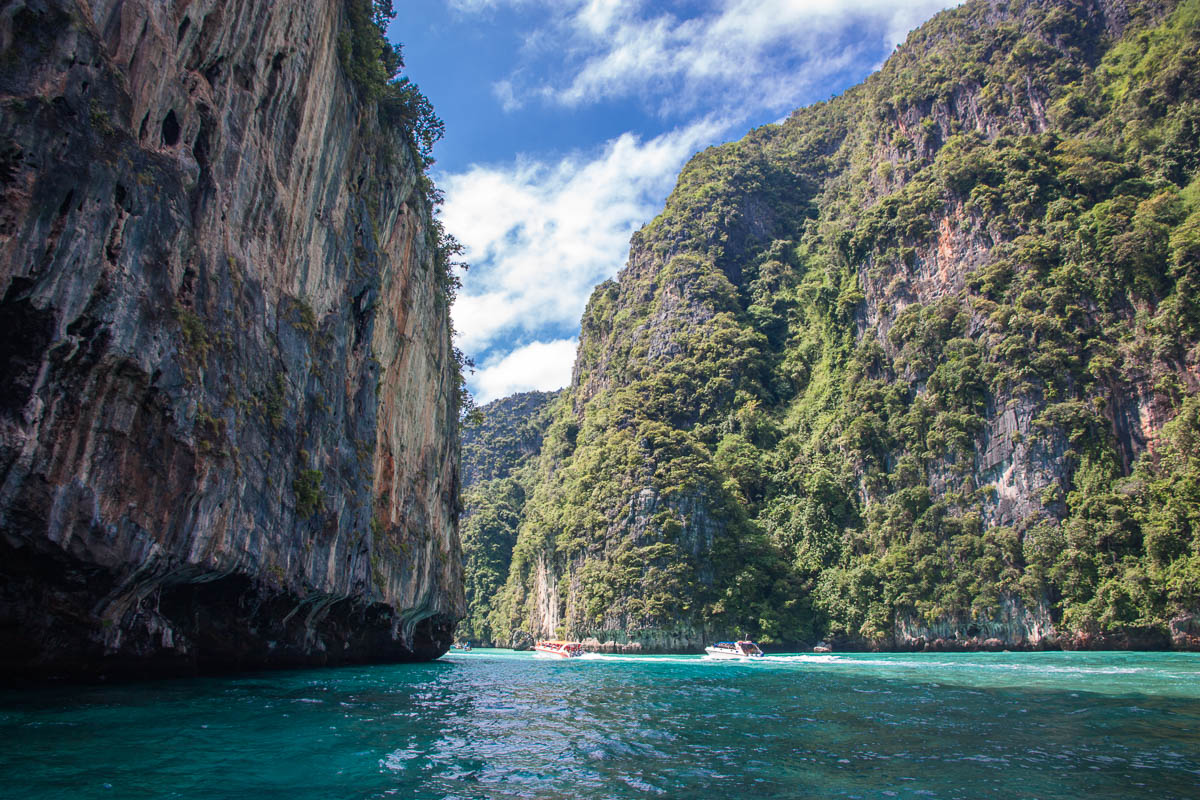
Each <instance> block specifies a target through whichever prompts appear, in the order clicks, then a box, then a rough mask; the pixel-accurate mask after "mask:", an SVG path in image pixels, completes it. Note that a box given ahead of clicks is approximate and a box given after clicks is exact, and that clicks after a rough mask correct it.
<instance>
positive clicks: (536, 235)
mask: <svg viewBox="0 0 1200 800" xmlns="http://www.w3.org/2000/svg"><path fill="white" fill-rule="evenodd" d="M725 127H726V126H725V125H724V124H723V123H721V122H717V121H713V120H710V119H706V120H703V121H700V122H697V123H694V124H692V125H689V126H686V127H684V128H681V129H678V130H675V131H672V132H670V133H668V134H664V135H662V136H659V137H656V138H654V139H650V140H648V141H642V140H641V139H639V138H638V137H636V136H633V135H632V134H625V135H622V136H620V137H618V138H616V139H614V140H612V141H610V142H608V143H606V144H605V145H604V146H603V147H602V148H601V150H600V151H599V152H598V153H594V154H592V155H591V157H590V158H589V157H585V156H583V155H572V156H569V157H566V158H562V159H560V160H558V161H557V162H553V163H546V162H542V161H537V160H531V159H527V158H521V159H518V160H517V161H515V162H514V163H511V164H507V165H499V166H497V165H492V166H474V167H472V168H471V169H469V170H467V171H466V172H463V173H459V174H453V175H444V176H439V178H438V184H439V186H441V187H442V189H443V190H444V192H445V195H446V202H445V205H444V206H443V208H442V221H443V222H444V223H445V225H446V227H447V229H448V230H450V231H451V232H452V233H453V234H454V235H455V236H456V237H458V239H459V241H461V242H462V243H463V245H464V246H465V248H466V254H465V257H466V260H467V262H468V263H469V264H470V265H471V268H470V270H469V271H468V272H467V273H466V275H465V276H464V277H463V288H462V290H461V291H460V292H459V296H458V300H457V301H456V302H455V305H454V327H455V330H456V331H457V332H458V337H459V338H458V343H459V346H460V347H461V348H462V349H463V350H464V351H466V352H467V353H468V354H469V355H472V356H474V357H475V359H476V361H478V362H479V363H483V364H485V365H491V362H490V361H489V359H491V358H493V356H494V354H495V352H496V351H497V350H498V349H510V348H512V347H514V346H518V345H519V344H522V343H524V342H527V341H531V340H534V341H537V340H541V341H545V339H546V334H547V332H551V335H552V338H556V339H565V338H566V336H568V335H570V334H571V333H572V332H573V331H575V330H577V327H578V324H579V318H580V315H581V314H582V313H583V308H584V305H585V304H586V303H587V298H588V295H589V294H590V293H591V290H592V288H593V287H594V286H595V285H596V284H597V283H599V282H600V281H603V280H605V279H606V278H609V277H612V276H613V275H614V274H615V273H616V272H617V270H618V269H620V267H621V266H622V264H623V262H624V260H625V257H626V255H627V253H628V249H629V237H630V236H631V235H632V234H633V232H634V231H635V230H637V229H638V228H639V227H641V226H642V225H643V224H644V223H645V222H646V221H648V220H649V219H651V218H652V217H653V216H654V214H655V213H656V212H657V211H658V209H659V208H660V207H661V204H662V198H663V197H664V196H665V195H666V194H667V193H668V192H669V191H670V188H671V186H672V185H673V184H674V181H675V176H676V175H677V174H678V172H679V169H680V168H681V167H682V165H683V163H684V161H686V160H687V159H688V157H690V156H691V155H692V154H693V153H694V152H696V150H698V149H699V148H700V147H702V146H704V145H705V144H707V143H709V142H711V141H713V140H714V139H715V138H716V137H717V136H718V135H719V134H720V133H721V132H722V131H723V130H724V129H725ZM559 344H561V342H560V343H559ZM556 352H559V354H560V355H561V348H560V349H559V350H558V351H556ZM489 368H490V366H485V369H484V370H483V371H482V372H480V373H477V375H476V377H475V378H474V380H473V381H472V384H473V385H474V386H482V380H483V378H482V377H481V376H482V375H483V374H485V373H486V371H487V369H489ZM546 374H547V375H549V374H554V375H563V374H568V375H569V369H568V370H567V371H566V373H564V372H563V370H562V369H559V370H557V371H554V372H552V373H546ZM532 388H557V387H554V386H546V385H539V386H536V387H532Z"/></svg>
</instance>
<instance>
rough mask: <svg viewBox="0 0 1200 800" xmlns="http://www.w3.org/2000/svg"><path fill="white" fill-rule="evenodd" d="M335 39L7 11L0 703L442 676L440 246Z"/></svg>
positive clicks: (447, 471)
mask: <svg viewBox="0 0 1200 800" xmlns="http://www.w3.org/2000/svg"><path fill="white" fill-rule="evenodd" d="M344 24H345V20H344V6H343V4H342V3H341V2H340V0H317V2H293V1H289V2H267V1H266V0H257V1H255V0H251V1H250V2H244V3H223V2H218V1H217V0H199V1H197V2H191V1H189V0H175V1H174V2H150V0H91V1H90V2H83V0H79V1H78V2H70V1H69V0H29V1H28V2H25V1H23V0H17V1H16V2H8V3H5V4H4V5H3V7H2V8H0V197H2V198H3V199H2V200H0V298H3V299H2V301H0V330H2V331H3V336H0V340H2V341H0V365H2V366H0V376H3V377H2V378H0V381H2V382H3V391H2V392H0V575H2V583H0V653H3V655H2V656H0V672H2V673H5V674H12V675H35V676H43V677H44V676H47V675H60V674H61V675H65V676H73V677H94V676H97V675H101V674H146V673H152V672H189V671H195V670H198V669H228V668H242V667H259V666H275V665H294V664H334V663H342V662H352V661H367V660H383V659H387V660H404V659H425V658H432V657H436V656H438V655H440V654H441V653H442V652H444V651H445V650H446V649H447V648H448V646H449V643H450V637H451V633H452V629H453V625H454V623H455V621H456V620H457V619H458V618H459V617H461V616H462V613H463V599H462V586H461V557H460V554H459V543H458V536H457V513H458V474H457V470H458V445H457V431H456V424H457V393H458V373H457V363H456V361H455V359H454V357H453V352H452V348H451V344H450V334H449V321H448V303H447V298H446V296H445V294H444V291H443V289H442V286H443V283H442V280H441V278H442V276H440V275H439V266H438V260H437V245H438V241H437V236H436V233H435V232H434V231H433V229H432V226H431V216H430V214H431V210H430V206H429V203H428V202H427V199H426V193H425V191H424V189H423V186H424V181H425V178H424V177H423V175H422V173H421V168H420V166H419V165H418V163H417V160H416V156H415V155H414V154H413V153H412V151H411V149H410V147H409V146H408V144H407V143H406V139H405V137H404V135H403V134H402V133H401V132H399V131H396V130H393V129H389V128H388V127H386V126H383V125H381V124H380V122H379V120H378V118H377V116H376V110H375V107H374V104H372V103H364V102H361V101H360V100H359V99H358V96H357V94H356V91H355V89H354V88H353V87H352V85H351V84H350V83H349V82H348V80H347V79H346V77H345V75H344V72H343V68H342V66H341V64H340V63H339V57H338V47H337V40H338V33H339V31H340V30H341V28H342V26H343V25H344Z"/></svg>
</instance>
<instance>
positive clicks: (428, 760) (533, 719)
mask: <svg viewBox="0 0 1200 800" xmlns="http://www.w3.org/2000/svg"><path fill="white" fill-rule="evenodd" d="M0 737H2V741H3V743H4V745H3V747H2V748H0V797H5V798H13V799H14V800H15V798H72V799H82V798H113V799H115V798H122V799H123V798H176V797H178V798H183V797H186V798H252V799H253V800H271V799H273V798H279V799H280V800H282V799H283V798H287V799H288V800H309V799H310V798H312V799H313V800H316V799H317V798H321V799H324V798H385V797H398V798H518V797H521V798H526V797H528V798H576V797H579V798H643V797H661V798H691V797H702V796H704V797H715V798H721V800H730V799H731V798H742V797H745V798H805V797H847V798H849V797H861V798H885V797H886V798H892V797H899V798H977V797H997V798H1087V799H1088V800H1099V799H1100V798H1133V797H1146V798H1155V800H1163V799H1165V798H1197V797H1200V655H1197V654H1182V653H995V654H963V655H957V654H956V655H940V654H939V655H929V654H919V655H907V654H906V655H879V654H869V655H833V656H814V655H798V656H770V657H767V658H766V659H763V661H762V662H761V663H739V662H719V661H710V660H706V659H703V658H700V657H695V656H661V657H653V656H644V657H628V656H626V657H622V656H589V657H585V658H582V659H572V660H571V661H547V660H543V659H535V658H533V657H532V656H531V655H529V654H526V653H511V652H509V651H503V650H475V651H473V652H470V653H463V654H451V655H448V656H446V657H445V658H443V659H442V660H440V661H438V662H435V663H432V664H415V665H403V666H382V667H362V668H345V669H329V670H309V671H302V672H282V673H262V674H255V675H250V676H243V677H233V678H219V679H218V678H212V679H200V680H179V681H162V682H156V683H150V684H138V685H123V686H113V687H100V688H78V687H75V688H54V689H38V690H24V691H13V690H4V691H0Z"/></svg>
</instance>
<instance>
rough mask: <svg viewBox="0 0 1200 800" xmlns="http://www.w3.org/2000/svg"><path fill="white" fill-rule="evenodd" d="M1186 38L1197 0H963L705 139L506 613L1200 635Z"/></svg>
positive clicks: (808, 632)
mask: <svg viewBox="0 0 1200 800" xmlns="http://www.w3.org/2000/svg"><path fill="white" fill-rule="evenodd" d="M1198 45H1200V3H1197V2H1196V1H1195V0H1189V1H1188V2H1183V3H1174V2H1162V3H1158V2H1123V1H1122V0H1017V1H1016V2H985V1H984V0H974V1H973V2H968V3H966V4H965V5H963V6H961V7H959V8H957V9H954V10H951V11H948V12H945V13H943V14H940V15H939V16H937V17H936V18H934V19H933V20H932V21H930V22H929V23H928V24H926V25H925V26H923V27H922V28H921V29H919V30H918V31H915V32H914V33H913V34H912V35H910V37H909V39H908V41H907V42H906V44H905V45H904V46H902V47H901V48H899V49H898V50H897V52H896V53H895V54H894V55H893V56H892V57H891V58H890V59H889V60H888V62H887V63H886V64H885V66H884V67H883V68H882V69H881V70H880V71H879V72H878V73H876V74H875V75H872V76H871V77H870V78H869V79H868V80H867V81H865V82H864V83H863V84H862V85H860V86H857V87H855V88H853V89H851V90H849V91H847V92H846V93H845V95H843V96H841V97H837V98H835V99H833V100H831V101H829V102H827V103H821V104H817V105H815V106H812V107H809V108H805V109H803V110H801V111H798V112H796V113H794V114H793V115H792V116H791V117H790V118H789V119H788V120H787V121H786V122H784V123H782V124H780V125H768V126H764V127H762V128H759V129H756V130H754V131H752V132H751V133H750V134H748V135H747V136H746V137H745V138H744V139H742V140H741V141H738V142H734V143H731V144H727V145H723V146H720V147H715V148H711V149H709V150H707V151H705V152H703V153H700V154H699V155H697V156H696V157H695V158H693V159H692V161H691V162H690V163H689V164H688V165H687V167H686V168H685V169H684V171H683V173H682V174H681V175H680V178H679V182H678V185H677V186H676V188H675V190H674V192H673V193H672V195H671V197H670V198H669V199H668V201H667V205H666V209H665V210H664V212H663V213H662V214H661V215H660V216H659V217H658V218H656V219H655V220H654V221H653V222H651V223H650V224H649V225H647V226H646V227H645V228H644V229H642V230H641V231H640V232H638V233H637V234H636V235H635V236H634V238H633V241H632V246H631V250H630V256H629V262H628V265H627V266H626V267H625V268H624V270H623V271H622V272H621V274H620V276H619V278H618V280H617V281H610V282H608V283H605V284H604V285H602V286H600V287H599V288H598V289H597V290H596V291H595V293H594V294H593V296H592V298H591V301H590V303H589V306H588V309H587V311H586V313H585V315H584V319H583V329H582V335H581V341H580V348H579V355H578V360H577V362H576V368H575V375H574V380H573V382H572V385H571V387H570V388H569V389H568V390H567V392H566V394H565V396H564V397H563V399H562V400H561V401H560V402H559V404H558V405H557V411H556V418H555V420H554V422H553V423H552V425H551V426H550V427H549V429H548V432H547V435H546V439H545V444H544V447H543V452H542V454H541V458H540V463H539V466H538V470H539V475H538V480H537V485H536V488H535V489H534V491H533V496H532V499H531V500H530V501H529V502H528V504H527V505H526V507H525V513H524V518H523V521H522V524H521V530H520V537H519V541H518V544H517V546H516V550H515V553H514V556H513V562H512V569H511V573H510V577H509V582H508V584H507V586H506V588H505V591H504V594H503V597H502V599H501V602H500V605H501V614H500V617H501V618H502V623H503V626H507V627H508V628H511V629H519V628H524V629H529V630H532V631H534V632H537V633H540V634H550V633H559V634H564V635H568V636H572V637H581V638H591V639H594V640H595V643H596V644H597V645H601V644H603V643H608V644H607V646H609V647H612V648H626V647H628V648H634V649H637V648H649V649H654V648H660V649H670V648H696V647H699V646H700V645H702V644H703V643H704V642H705V641H706V640H708V639H710V638H712V637H713V636H729V635H732V634H735V633H742V634H746V635H751V636H755V637H758V638H761V639H764V640H767V641H775V642H805V641H812V640H814V639H816V638H818V637H822V636H834V637H838V638H839V639H840V641H841V643H842V644H843V645H848V646H850V645H857V646H871V647H923V646H936V647H961V646H972V647H974V646H1001V645H1004V646H1034V645H1038V646H1048V645H1054V644H1059V645H1063V646H1130V645H1137V646H1166V645H1168V644H1170V643H1172V642H1174V644H1175V645H1176V646H1181V647H1184V646H1193V647H1194V646H1197V643H1198V642H1200V639H1198V638H1197V634H1198V633H1200V628H1198V627H1197V625H1196V622H1195V620H1196V612H1197V611H1198V610H1200V449H1198V448H1197V446H1196V443H1197V441H1198V440H1200V439H1198V437H1200V427H1198V425H1200V398H1198V397H1197V389H1198V388H1200V347H1198V345H1197V342H1198V341H1200V305H1198V302H1200V293H1198V290H1200V180H1198V173H1197V168H1198V167H1200V65H1198V63H1197V62H1198V57H1197V52H1198ZM500 633H501V634H503V633H504V630H503V629H501V630H500Z"/></svg>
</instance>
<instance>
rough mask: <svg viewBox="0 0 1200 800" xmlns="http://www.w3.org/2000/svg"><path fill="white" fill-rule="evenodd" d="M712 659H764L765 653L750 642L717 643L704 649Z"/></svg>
mask: <svg viewBox="0 0 1200 800" xmlns="http://www.w3.org/2000/svg"><path fill="white" fill-rule="evenodd" d="M704 652H705V653H707V654H708V655H709V656H710V657H712V658H762V655H763V651H762V650H759V649H758V645H756V644H755V643H754V642H750V641H741V642H717V643H716V644H712V645H709V646H708V647H706V648H704Z"/></svg>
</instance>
